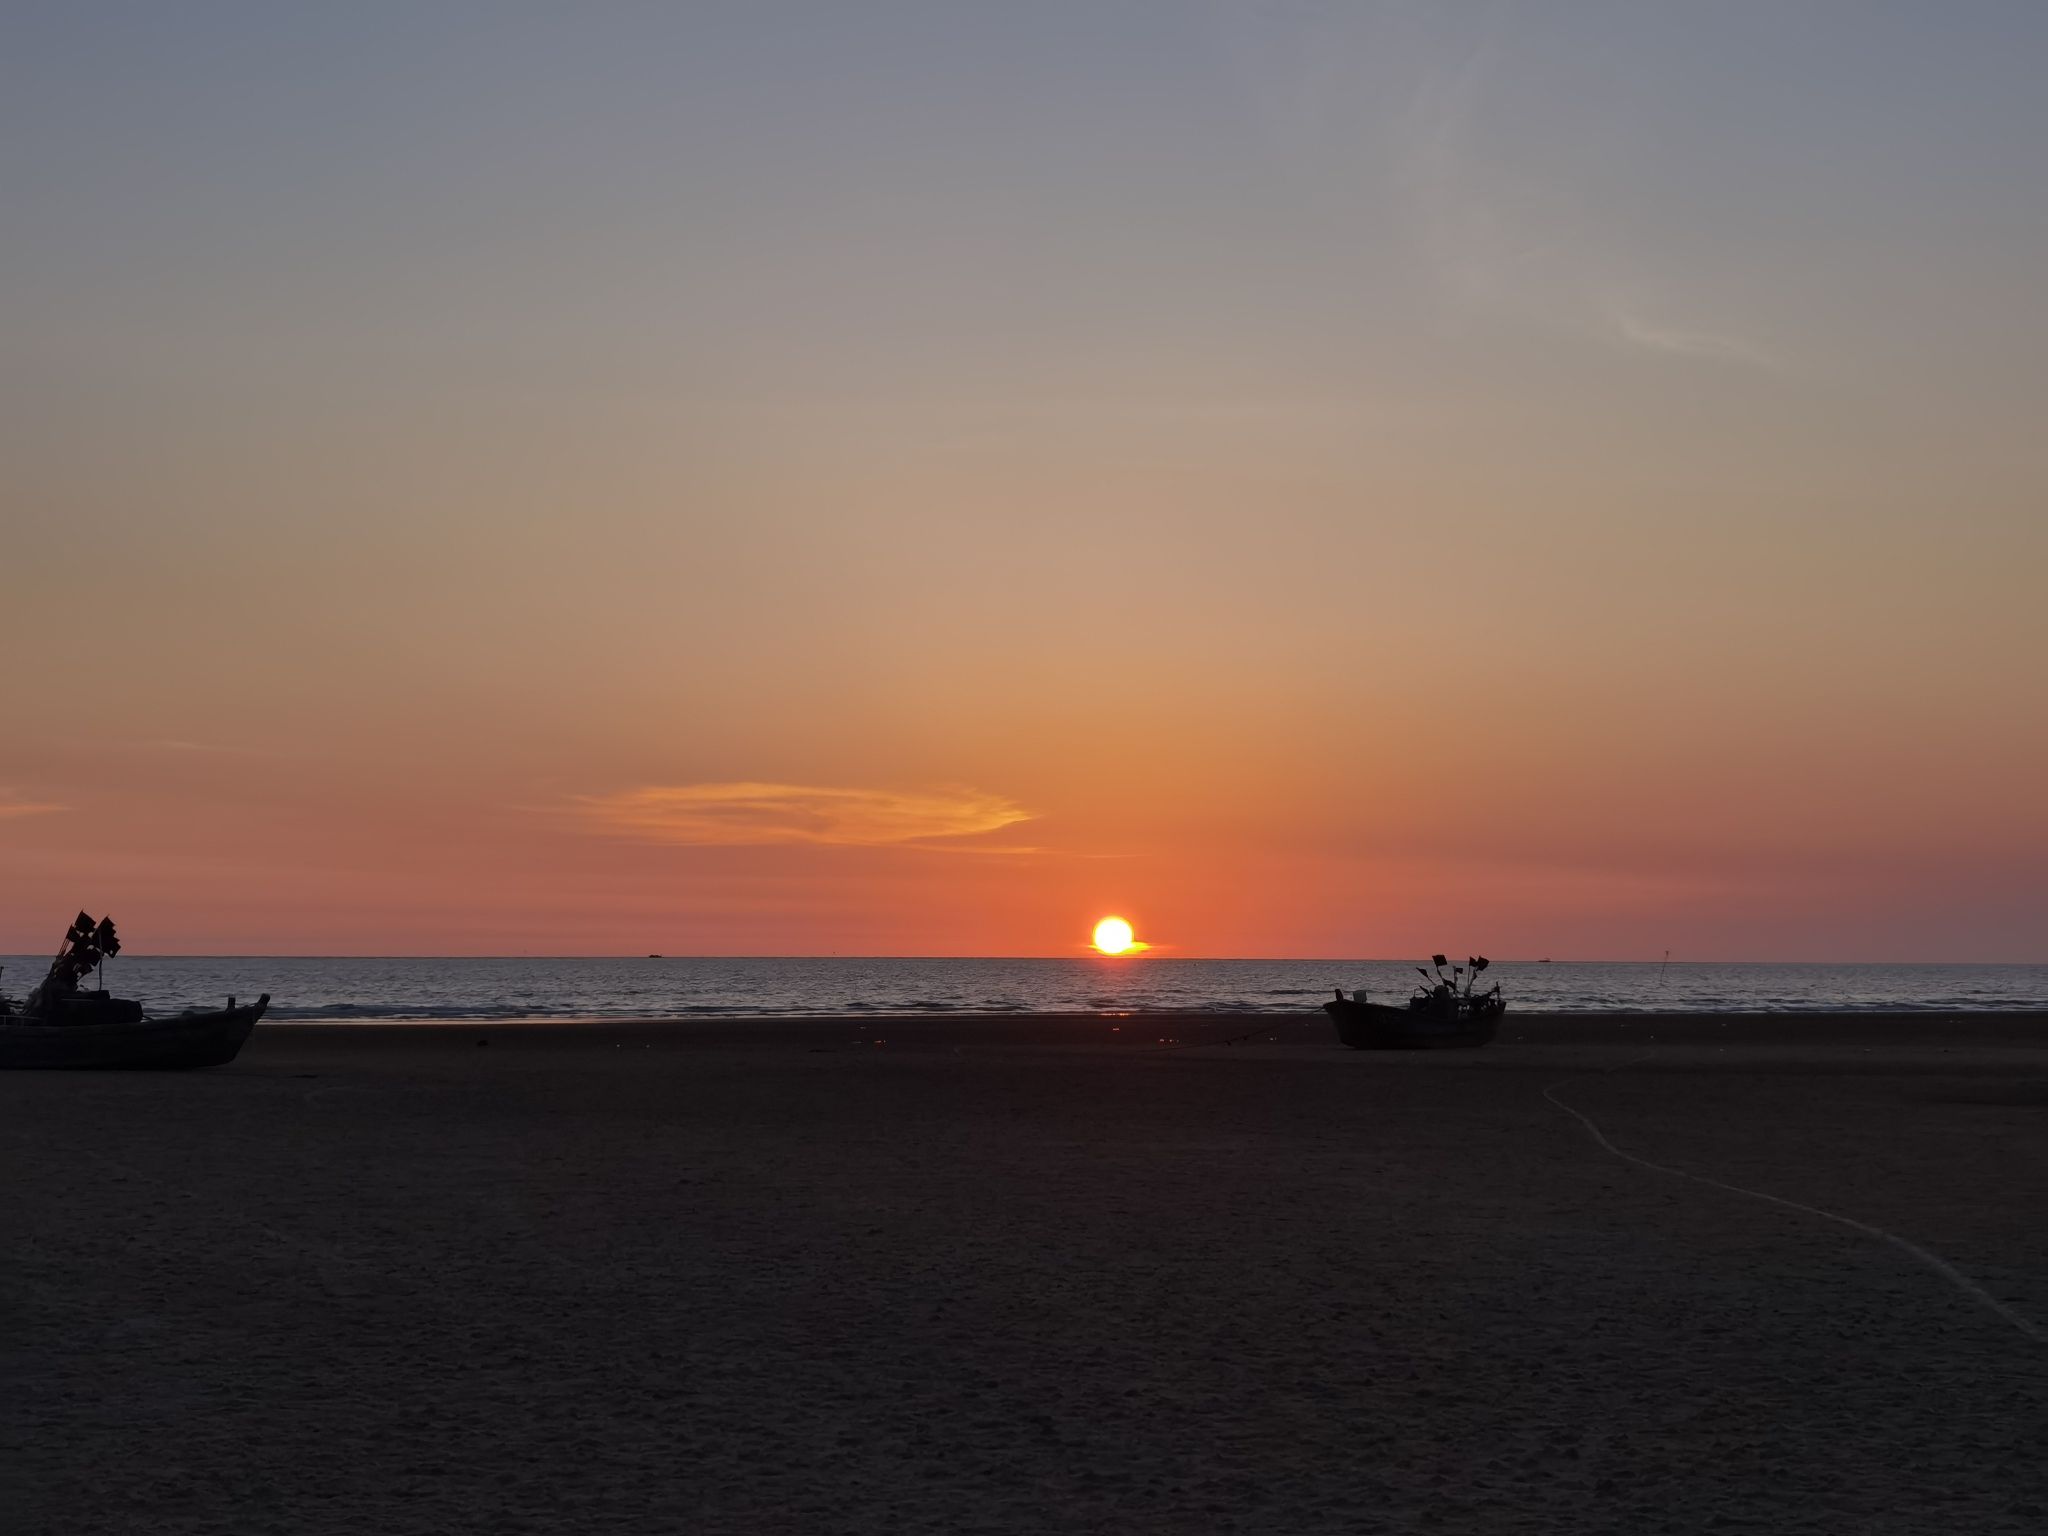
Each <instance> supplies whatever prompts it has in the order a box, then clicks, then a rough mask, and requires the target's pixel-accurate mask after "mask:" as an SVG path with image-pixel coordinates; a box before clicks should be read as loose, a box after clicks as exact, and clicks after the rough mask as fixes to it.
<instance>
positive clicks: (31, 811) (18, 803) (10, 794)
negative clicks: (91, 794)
mask: <svg viewBox="0 0 2048 1536" xmlns="http://www.w3.org/2000/svg"><path fill="white" fill-rule="evenodd" d="M70 809H71V807H70V806H68V805H58V804H56V803H55V802H54V801H49V800H23V799H21V798H20V797H19V796H18V795H16V794H15V792H14V791H13V790H11V789H0V821H6V820H10V819H12V818H13V817H16V816H50V815H54V814H56V813H57V812H58V811H68V810H70Z"/></svg>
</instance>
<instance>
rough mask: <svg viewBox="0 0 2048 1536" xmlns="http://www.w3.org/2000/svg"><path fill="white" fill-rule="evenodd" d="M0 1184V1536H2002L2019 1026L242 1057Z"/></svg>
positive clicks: (2007, 1510)
mask: <svg viewBox="0 0 2048 1536" xmlns="http://www.w3.org/2000/svg"><path fill="white" fill-rule="evenodd" d="M1232 1037H1241V1038H1238V1039H1237V1040H1236V1043H1233V1044H1212V1043H1208V1042H1213V1041H1222V1040H1225V1039H1227V1038H1232ZM482 1039H488V1041H489V1045H488V1046H487V1047H486V1046H480V1045H479V1044H478V1041H479V1040H482ZM1546 1090H1552V1093H1551V1095H1550V1096H1548V1097H1547V1096H1546ZM1560 1101H1561V1102H1562V1103H1563V1104H1569V1105H1570V1106H1571V1107H1572V1108H1573V1109H1575V1110H1577V1111H1578V1112H1579V1113H1581V1114H1583V1115H1585V1116H1587V1117H1589V1118H1590V1119H1591V1121H1592V1122H1593V1123H1594V1125H1596V1126H1597V1127H1598V1129H1599V1130H1600V1132H1601V1133H1602V1134H1604V1135H1605V1136H1606V1137H1607V1138H1609V1139H1610V1140H1611V1142H1612V1143H1613V1145H1614V1146H1615V1147H1616V1148H1618V1149H1620V1150H1622V1151H1626V1152H1629V1153H1631V1154H1634V1155H1637V1156H1640V1157H1643V1158H1646V1159H1649V1160H1651V1161H1653V1162H1655V1163H1658V1164H1663V1165H1668V1166H1669V1167H1672V1168H1677V1169H1683V1170H1686V1171H1689V1172H1693V1173H1696V1174H1699V1175H1702V1176H1704V1177H1708V1178H1712V1179H1715V1180H1718V1181H1721V1182H1722V1183H1724V1184H1727V1185H1732V1186H1738V1187H1740V1188H1743V1189H1748V1190H1753V1191H1757V1192H1760V1193H1768V1194H1771V1195H1774V1196H1777V1197H1780V1198H1782V1199H1784V1200H1788V1201H1794V1202H1798V1203H1800V1204H1802V1205H1805V1206H1810V1207H1812V1208H1814V1209H1815V1210H1817V1211H1825V1212H1831V1213H1836V1214H1839V1215H1841V1216H1844V1217H1847V1218H1850V1219H1853V1220H1855V1221H1857V1222H1860V1223H1862V1224H1864V1225H1865V1226H1866V1227H1868V1228H1873V1229H1877V1230H1878V1231H1880V1232H1883V1233H1890V1234H1895V1235H1896V1236H1897V1237H1899V1238H1901V1239H1903V1240H1905V1241H1909V1242H1910V1243H1912V1244H1915V1245H1918V1246H1919V1247H1920V1248H1921V1249H1923V1250H1925V1251H1926V1252H1927V1253H1928V1254H1929V1255H1931V1256H1934V1257H1937V1258H1938V1259H1940V1260H1941V1261H1943V1262H1945V1263H1946V1264H1948V1265H1950V1266H1953V1268H1954V1270H1955V1272H1956V1274H1957V1275H1958V1276H1960V1277H1962V1279H1963V1280H1966V1281H1967V1282H1968V1283H1969V1284H1971V1285H1974V1286H1977V1287H1981V1289H1982V1291H1983V1293H1984V1296H1983V1297H1978V1296H1973V1295H1972V1294H1970V1293H1969V1291H1968V1290H1966V1289H1965V1288H1964V1287H1963V1286H1962V1285H1960V1284H1958V1283H1956V1282H1955V1281H1954V1280H1952V1279H1950V1278H1948V1277H1945V1276H1944V1275H1943V1274H1941V1273H1939V1272H1938V1271H1937V1270H1936V1269H1935V1268H1933V1267H1931V1266H1930V1265H1929V1264H1927V1263H1925V1262H1922V1261H1921V1260H1919V1259H1917V1258H1916V1257H1915V1256H1914V1255H1913V1254H1912V1253H1909V1252H1908V1251H1906V1250H1905V1249H1903V1248H1901V1247H1900V1246H1898V1245H1897V1244H1895V1243H1892V1242H1889V1241H1887V1240H1885V1239H1884V1238H1883V1237H1880V1236H1874V1235H1872V1233H1871V1232H1868V1231H1863V1230H1858V1229H1855V1228H1851V1227H1847V1226H1844V1225H1841V1224H1839V1223H1838V1222H1833V1221H1830V1220H1827V1219H1825V1218H1824V1217H1821V1216H1818V1215H1814V1214H1810V1213H1807V1212H1802V1211H1798V1210H1793V1209H1790V1208H1787V1207H1785V1206H1779V1205H1773V1204H1771V1203H1768V1202H1766V1201H1763V1200H1760V1199H1757V1198H1754V1197H1753V1196H1750V1195H1745V1194H1740V1193H1736V1192H1734V1191H1733V1190H1729V1189H1716V1188H1712V1187H1709V1186H1707V1185H1703V1184H1699V1183H1695V1182H1690V1181H1687V1180H1685V1179H1682V1178H1677V1177H1673V1176H1671V1175H1669V1174H1665V1173H1659V1172H1656V1171H1653V1170H1651V1169H1646V1168H1644V1167H1642V1166H1639V1165H1636V1164H1631V1163H1629V1162H1626V1161H1624V1160H1622V1159H1621V1158H1619V1157H1617V1156H1615V1155H1612V1154H1611V1153H1610V1152H1609V1151H1607V1150H1605V1149H1603V1148H1602V1147H1601V1146H1600V1145H1599V1144H1598V1143H1597V1142H1596V1141H1595V1139H1594V1137H1593V1136H1592V1135H1591V1134H1590V1133H1589V1131H1588V1129H1587V1127H1586V1126H1585V1125H1584V1124H1582V1123H1581V1122H1580V1121H1579V1120H1577V1119H1576V1118H1574V1116H1573V1115H1571V1114H1569V1113H1567V1112H1566V1111H1565V1109H1564V1108H1562V1107H1560ZM0 1150H4V1158H5V1175H4V1180H0V1238H4V1244H5V1263H4V1268H0V1303H4V1322H0V1511H4V1512H5V1513H4V1516H0V1524H4V1525H5V1527H6V1529H8V1530H9V1531H10V1532H17V1533H21V1536H29V1533H43V1532H49V1533H58V1532H126V1531H135V1532H142V1531H148V1532H159V1533H180V1532H327V1531H334V1532H340V1531H352V1532H353V1531H377V1532H391V1533H408V1532H419V1533H429V1532H433V1533H440V1532H456V1531H492V1532H508V1531H533V1532H541V1531H548V1532H555V1531H571V1530H609V1531H628V1530H630V1531H698V1532H708V1531H734V1532H739V1531H747V1532H833V1531H847V1532H865V1531H874V1532H884V1531H890V1532H974V1531H1103V1532H1108V1531H1118V1532H1123V1531H1188V1532H1207V1531H1219V1532H1221V1531H1241V1532H1323V1531H1333V1532H1334V1531H1346V1532H1356V1531H1379V1530H1387V1531H1405V1530H1418V1531H1424V1530H1426V1531H1434V1532H1467V1531H1470V1532H1479V1531H1485V1532H1493V1531H1531V1532H1560V1533H1562V1532H1629V1533H1646V1532H1689V1531H1717V1532H1730V1531H1736V1532H1741V1531H1754V1532H1773V1533H1776V1532H1859V1533H1861V1532H1987V1533H1996V1532H2013V1533H2021V1532H2025V1533H2030V1536H2034V1533H2039V1532H2041V1531H2043V1530H2048V1345H2044V1343H2043V1342H2042V1341H2041V1339H2040V1337H2039V1335H2038V1330H2040V1329H2043V1328H2048V1221H2044V1220H2043V1215H2044V1213H2048V1019H2044V1018H2042V1017H2039V1016H2025V1017H2020V1016H2015V1017H2004V1018H1987V1017H1981V1016H1980V1017H1973V1018H1967V1019H1944V1018H1934V1017H1920V1018H1913V1019H1898V1018H1863V1019H1847V1018H1834V1019H1798V1020H1792V1019H1777V1020H1740V1019H1737V1020H1718V1019H1698V1018H1694V1019H1670V1018H1658V1019H1651V1018H1634V1019H1625V1020H1624V1019H1617V1018H1604V1019H1583V1020H1574V1019H1520V1020H1518V1019H1515V1018H1514V1017H1513V1016H1511V1017H1510V1019H1509V1021H1508V1025H1507V1027H1506V1028H1505V1029H1504V1030H1503V1032H1502V1038H1501V1040H1500V1042H1499V1043H1498V1044H1496V1045H1495V1046H1493V1047H1491V1048H1489V1049H1487V1050H1484V1051H1467V1052H1446V1053H1423V1054H1390V1053H1354V1052H1348V1051H1344V1050H1341V1049H1339V1048H1338V1047H1337V1046H1336V1045H1335V1042H1334V1040H1333V1038H1332V1037H1331V1034H1330V1031H1329V1029H1328V1027H1327V1025H1326V1024H1325V1023H1324V1022H1323V1021H1322V1019H1321V1018H1320V1017H1319V1016H1305V1017H1302V1018H1299V1019H1284V1020H1278V1019H1276V1020H1258V1019H1249V1018H1242V1019H1232V1018H1224V1017H1202V1018H1171V1019H1156V1018H1155V1019H1144V1018H1126V1019H1120V1020H1119V1019H1090V1018H1071V1017H1069V1018H1011V1019H1002V1020H989V1021H983V1020H928V1019H926V1020H914V1021H904V1020H873V1019H866V1020H850V1021H832V1020H822V1021H821V1020H809V1021H803V1022H785V1023H762V1022H750V1023H746V1024H744V1025H720V1024H693V1025H677V1024H663V1025H658V1026H649V1025H634V1024H591V1025H575V1026H545V1027H541V1026H529V1027H521V1026H503V1025H493V1026H489V1027H478V1026H468V1027H460V1028H433V1029H423V1028H410V1029H375V1028H324V1029H323V1028H282V1027H265V1028H263V1029H262V1030H260V1031H259V1032H258V1035H257V1037H256V1039H255V1040H254V1041H253V1042H252V1044H251V1045H250V1047H249V1049H248V1050H247V1051H246V1052H245V1053H244V1055H243V1057H242V1059H241V1060H240V1061H238V1062H237V1063H236V1064H234V1065H233V1066H231V1067H228V1068H225V1069H222V1070H218V1071H214V1072H207V1073H197V1074H182V1075H180V1074H162V1075H151V1074H104V1075H91V1074H57V1073H47V1074H45V1073H9V1074H4V1075H0ZM1987 1298H1988V1299H1987ZM1994 1302H1995V1303H1996V1306H1995V1307H1994V1306H1993V1305H1992V1303H1994ZM1998 1308H2003V1309H2005V1310H2004V1311H2003V1312H2001V1311H2000V1310H1998ZM2030 1327H2031V1328H2032V1329H2034V1330H2037V1332H2036V1333H2032V1334H2030V1333H2029V1332H2028V1331H2027V1330H2028V1328H2030Z"/></svg>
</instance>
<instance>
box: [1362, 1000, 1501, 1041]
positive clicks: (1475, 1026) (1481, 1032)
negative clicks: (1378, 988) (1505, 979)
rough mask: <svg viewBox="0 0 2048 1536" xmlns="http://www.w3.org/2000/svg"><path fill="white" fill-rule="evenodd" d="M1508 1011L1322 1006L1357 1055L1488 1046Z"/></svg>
mask: <svg viewBox="0 0 2048 1536" xmlns="http://www.w3.org/2000/svg"><path fill="white" fill-rule="evenodd" d="M1506 1011H1507V1010H1506V1009H1505V1008H1494V1009H1490V1010H1488V1011H1487V1012H1485V1013H1483V1014H1478V1015H1474V1014H1469V1013H1463V1014H1460V1013H1440V1012H1437V1011H1436V1010H1434V1009H1421V1008H1389V1007H1387V1006H1385V1005H1384V1004H1382V1003H1358V1002H1353V1001H1352V1000H1351V999H1349V998H1342V999H1333V1000H1332V1001H1330V1002H1327V1003H1325V1004H1323V1012H1325V1013H1327V1014H1328V1015H1329V1016H1330V1021H1331V1022H1332V1023H1333V1024H1335V1025H1336V1026H1337V1038H1338V1039H1339V1040H1341V1041H1343V1042H1344V1043H1345V1044H1346V1045H1348V1046H1350V1047H1351V1049H1352V1050H1354V1051H1428V1050H1455V1049H1460V1048H1465V1047H1470V1046H1476V1045H1485V1044H1486V1043H1487V1042H1488V1041H1489V1040H1491V1039H1492V1038H1493V1034H1494V1031H1495V1030H1496V1029H1498V1028H1499V1027H1500V1016H1501V1015H1502V1014H1503V1013H1505V1012H1506Z"/></svg>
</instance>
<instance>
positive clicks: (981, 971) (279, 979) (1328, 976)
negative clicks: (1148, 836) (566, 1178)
mask: <svg viewBox="0 0 2048 1536" xmlns="http://www.w3.org/2000/svg"><path fill="white" fill-rule="evenodd" d="M1416 963H1417V962H1413V961H1406V960H1179V959H1167V958H1163V957H1157V956H1144V957H1139V958H1127V959H1121V960H1111V959H1095V958H1086V957H1076V958H1073V959H1060V960H957V959H948V960H886V959H884V960H859V959H839V958H830V959H824V958H819V959H741V960H717V959H694V958H676V959H657V958H651V957H650V958H645V959H581V960H579V959H511V958H504V959H461V960H441V959H417V958H405V959H371V958H353V957H351V958H321V957H317V956H294V957H289V958H285V957H279V956H274V955H251V956H180V957H174V958H173V957H161V956H149V955H135V956H129V955H124V956H122V957H121V958H119V959H117V960H115V961H114V962H112V964H110V965H109V966H108V967H107V986H108V989H109V990H110V991H112V992H114V993H115V994H116V995H117V996H121V997H134V998H139V999H141V1000H142V1002H143V1004H144V1006H145V1007H146V1008H147V1009H148V1010H149V1011H151V1012H153V1013H158V1012H172V1011H175V1010H176V1009H178V1008H182V1007H187V1006H191V1005H194V1004H206V1005H209V1006H214V1005H218V1004H219V1003H220V1002H222V1001H224V1000H225V999H226V998H227V997H228V996H229V995H230V994H233V995H235V996H238V997H240V998H243V999H245V1000H246V999H248V998H252V997H254V996H256V994H258V993H259V992H268V993H269V994H270V995H271V1007H270V1017H271V1018H273V1019H284V1020H304V1021H312V1022H318V1021H322V1020H327V1021H332V1022H337V1023H339V1022H346V1021H350V1020H396V1021H405V1020H417V1021H422V1022H428V1021H432V1020H436V1019H589V1018H626V1017H631V1018H677V1019H682V1018H716V1017H732V1016H746V1015H757V1016H758V1015H780V1014H826V1013H856V1014H857V1013H877V1014H889V1013H959V1014H975V1013H984V1014H1000V1013H1089V1012H1098V1011H1126V1010H1128V1011H1134V1012H1160V1011H1169V1010H1191V1011H1231V1012H1236V1011H1249V1012H1261V1013H1292V1012H1296V1011H1300V1010H1307V1009H1312V1008H1314V1007H1316V1006H1317V1005H1318V1004H1319V1003H1320V1002H1321V1001H1322V1000H1323V999H1324V998H1326V997H1328V996H1329V995H1330V989H1331V988H1332V987H1343V988H1344V989H1345V991H1346V992H1349V991H1351V990H1353V989H1354V988H1359V987H1363V988H1367V989H1369V991H1370V993H1371V995H1372V996H1373V997H1374V998H1379V999H1386V1000H1389V1001H1394V1000H1398V999H1402V998H1405V997H1406V996H1407V995H1408V991H1409V988H1410V987H1411V986H1412V985H1413V984H1414V983H1415V982H1416V980H1417V979H1418V978H1417V977H1416V975H1415V970H1414V967H1415V965H1416ZM4 964H5V967H6V969H5V973H4V976H0V988H4V990H5V991H6V992H7V993H8V994H9V995H12V996H15V997H17V998H18V997H19V996H20V995H21V994H22V993H23V992H25V991H26V990H27V989H28V988H29V987H30V986H31V985H33V983H34V981H35V980H36V979H38V978H40V977H41V975H42V974H43V971H44V969H45V968H46V967H47V966H48V964H49V961H48V958H47V957H39V958H38V957H14V958H8V959H6V960H5V961H4ZM1486 979H1487V981H1488V982H1489V983H1491V982H1494V981H1498V982H1499V983H1500V986H1501V990H1502V992H1503V993H1504V994H1505V995H1506V997H1507V999H1508V1001H1509V1003H1510V1005H1511V1006H1512V1007H1514V1008H1515V1009H1516V1010H1518V1011H1524V1012H1532V1013H1556V1012H1568V1011H1594V1012H1600V1011H1617V1012H1619V1011H1637V1010H1642V1011H1649V1012H1680V1011H1689V1010H1697V1011H1705V1012H1764V1013H1777V1012H1784V1013H1798V1012H1801V1011H1806V1012H1816V1011H1822V1010H1870V1011H1878V1010H1915V1009H2019V1008H2048V965H1731V964H1705V963H1696V962H1686V961H1679V960H1674V961H1672V962H1670V964H1669V965H1665V964H1661V963H1659V962H1656V961H1648V962H1635V961H1566V960H1560V961H1557V962H1555V963H1552V962H1550V961H1526V960H1525V961H1504V962H1496V963H1495V965H1494V966H1493V968H1492V969H1491V970H1490V971H1488V972H1487V978H1486Z"/></svg>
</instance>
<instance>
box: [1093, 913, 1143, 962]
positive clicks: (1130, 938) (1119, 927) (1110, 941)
mask: <svg viewBox="0 0 2048 1536" xmlns="http://www.w3.org/2000/svg"><path fill="white" fill-rule="evenodd" d="M1095 947H1096V948H1097V949H1099V950H1101V951H1102V952H1103V953H1104V954H1105V955H1123V954H1128V953H1130V951H1131V950H1133V949H1135V948H1137V947H1138V940H1137V935H1136V934H1134V933H1133V932H1132V931H1131V925H1130V924H1129V923H1127V922H1125V921H1124V920H1123V919H1122V918H1120V917H1105V918H1104V919H1103V920H1102V921H1101V922H1099V923H1097V924H1096V925H1095Z"/></svg>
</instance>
